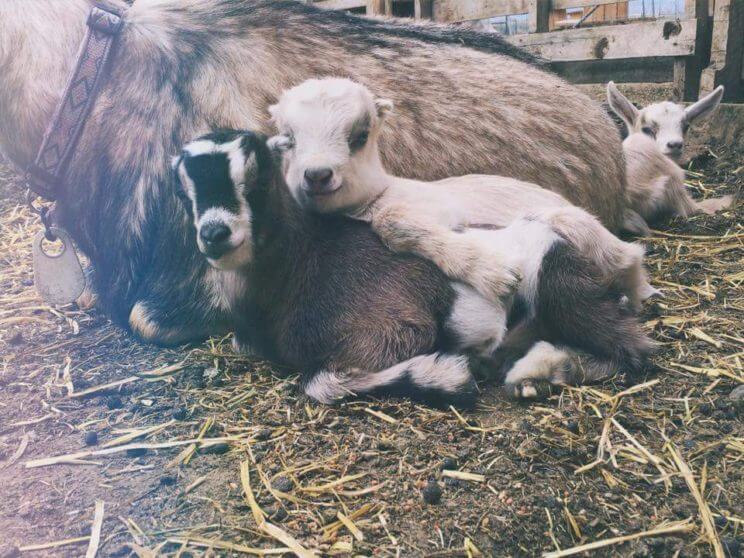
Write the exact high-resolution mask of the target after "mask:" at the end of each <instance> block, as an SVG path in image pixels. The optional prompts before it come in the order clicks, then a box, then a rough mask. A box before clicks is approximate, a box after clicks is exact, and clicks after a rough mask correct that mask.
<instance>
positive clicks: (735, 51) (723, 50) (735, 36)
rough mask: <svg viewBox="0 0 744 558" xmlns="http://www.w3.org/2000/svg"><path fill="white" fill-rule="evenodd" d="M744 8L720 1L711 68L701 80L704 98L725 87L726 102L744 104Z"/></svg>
mask: <svg viewBox="0 0 744 558" xmlns="http://www.w3.org/2000/svg"><path fill="white" fill-rule="evenodd" d="M743 81H744V4H742V3H741V2H740V1H739V0H716V7H715V12H714V14H713V37H712V39H711V49H710V65H709V66H708V67H707V68H705V69H704V70H703V75H702V76H701V78H700V94H701V95H705V94H706V93H710V92H711V91H713V89H715V88H716V87H718V86H719V85H723V86H725V87H726V91H725V93H724V97H723V98H724V100H726V101H741V100H744V83H742V82H743Z"/></svg>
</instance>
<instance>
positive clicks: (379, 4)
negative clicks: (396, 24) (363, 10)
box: [367, 0, 385, 16]
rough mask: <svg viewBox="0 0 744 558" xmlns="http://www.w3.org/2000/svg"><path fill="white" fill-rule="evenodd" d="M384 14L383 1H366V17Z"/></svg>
mask: <svg viewBox="0 0 744 558" xmlns="http://www.w3.org/2000/svg"><path fill="white" fill-rule="evenodd" d="M384 13H385V0H367V15H372V16H376V15H383V14H384Z"/></svg>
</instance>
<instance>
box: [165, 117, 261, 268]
mask: <svg viewBox="0 0 744 558" xmlns="http://www.w3.org/2000/svg"><path fill="white" fill-rule="evenodd" d="M262 144H263V145H262ZM267 154H268V155H269V159H270V154H269V151H268V149H267V148H266V145H265V140H264V139H262V138H259V137H258V136H256V135H255V134H252V133H250V132H242V131H232V130H226V131H220V132H215V133H212V134H207V135H206V136H202V137H200V138H198V139H196V140H194V141H192V142H190V143H188V144H186V145H185V146H184V147H183V150H182V151H181V154H180V155H179V156H178V157H175V158H174V160H173V169H174V171H175V174H176V178H177V181H178V182H179V186H180V188H179V190H178V191H177V193H178V195H179V197H180V198H181V199H182V200H183V202H184V203H185V205H186V209H187V211H188V213H189V215H190V216H191V218H192V221H193V223H194V227H195V228H196V242H197V245H198V246H199V251H200V252H201V253H202V254H204V256H206V258H207V260H208V261H209V263H210V264H211V265H212V266H213V267H216V268H217V269H228V270H229V269H237V268H240V267H242V266H245V265H247V264H249V263H250V262H251V261H252V259H253V238H252V234H251V232H252V214H251V210H250V207H249V205H248V201H247V200H248V195H249V192H250V191H253V190H256V189H257V188H258V186H257V184H258V183H259V182H260V181H262V180H264V176H263V175H264V174H265V172H264V171H262V170H261V169H262V167H264V166H266V164H265V163H266V161H264V159H267V157H266V155H267Z"/></svg>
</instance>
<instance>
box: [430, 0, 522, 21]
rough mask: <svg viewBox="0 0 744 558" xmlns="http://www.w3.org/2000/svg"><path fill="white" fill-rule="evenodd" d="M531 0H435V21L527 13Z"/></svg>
mask: <svg viewBox="0 0 744 558" xmlns="http://www.w3.org/2000/svg"><path fill="white" fill-rule="evenodd" d="M529 4H530V3H529V0H434V21H442V22H445V21H465V20H468V19H485V18H487V17H496V16H503V15H513V14H526V13H527V12H528V11H529Z"/></svg>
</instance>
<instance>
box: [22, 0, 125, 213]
mask: <svg viewBox="0 0 744 558" xmlns="http://www.w3.org/2000/svg"><path fill="white" fill-rule="evenodd" d="M122 25H123V21H122V18H121V15H120V14H118V13H115V12H113V11H110V10H108V9H103V8H99V7H94V8H92V9H91V11H90V14H89V15H88V31H87V33H86V34H85V38H84V39H83V42H82V44H81V46H80V51H79V52H78V55H77V63H76V64H75V69H74V70H73V72H72V74H71V76H70V79H69V81H68V83H67V87H66V88H65V92H64V95H62V100H61V101H60V103H59V105H58V106H57V110H56V111H55V112H54V116H53V117H52V120H51V122H50V123H49V127H48V128H47V130H46V133H45V134H44V139H43V140H42V142H41V147H40V148H39V152H38V154H37V155H36V159H35V160H34V163H33V165H31V167H30V168H29V169H27V172H28V183H29V184H28V185H29V187H30V188H31V189H32V190H33V191H34V192H36V193H37V194H39V195H40V196H42V197H44V198H47V199H49V200H55V199H56V198H57V194H58V191H59V188H60V185H61V184H63V182H64V180H65V173H66V172H67V165H68V164H69V162H70V159H71V157H72V154H73V152H74V151H75V146H76V145H77V143H78V140H79V139H80V134H81V132H82V131H83V128H84V127H85V120H86V118H87V117H88V114H89V113H90V110H91V108H92V107H93V104H94V102H95V99H96V97H97V95H98V91H99V89H100V87H101V83H102V82H103V81H104V78H105V75H106V71H107V67H108V64H107V62H108V59H109V56H110V54H111V47H112V45H113V44H114V40H115V39H116V37H117V35H118V34H119V32H120V31H121V28H122Z"/></svg>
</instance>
